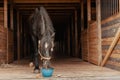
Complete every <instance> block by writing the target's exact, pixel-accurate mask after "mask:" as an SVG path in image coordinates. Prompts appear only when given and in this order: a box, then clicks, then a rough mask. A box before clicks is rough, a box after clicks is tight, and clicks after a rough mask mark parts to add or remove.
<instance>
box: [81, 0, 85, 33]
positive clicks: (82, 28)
mask: <svg viewBox="0 0 120 80" xmlns="http://www.w3.org/2000/svg"><path fill="white" fill-rule="evenodd" d="M83 30H84V0H81V31H83Z"/></svg>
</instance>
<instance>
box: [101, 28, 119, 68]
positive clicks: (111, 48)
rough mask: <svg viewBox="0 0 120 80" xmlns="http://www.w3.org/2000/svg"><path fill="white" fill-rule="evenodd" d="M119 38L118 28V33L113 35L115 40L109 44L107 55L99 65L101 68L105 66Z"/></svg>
mask: <svg viewBox="0 0 120 80" xmlns="http://www.w3.org/2000/svg"><path fill="white" fill-rule="evenodd" d="M119 37H120V28H119V29H118V31H117V33H116V35H115V38H114V40H113V42H112V43H111V45H110V48H109V49H108V51H107V54H106V56H105V58H104V59H103V61H102V63H101V66H104V65H105V63H106V61H107V60H108V58H109V56H110V55H111V52H112V50H113V48H114V47H115V45H116V43H117V41H118V40H119Z"/></svg>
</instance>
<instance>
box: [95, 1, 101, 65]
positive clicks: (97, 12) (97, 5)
mask: <svg viewBox="0 0 120 80" xmlns="http://www.w3.org/2000/svg"><path fill="white" fill-rule="evenodd" d="M100 7H101V6H100V0H96V20H97V28H98V29H97V30H98V65H100V63H101V61H102V47H101V46H102V44H101V8H100Z"/></svg>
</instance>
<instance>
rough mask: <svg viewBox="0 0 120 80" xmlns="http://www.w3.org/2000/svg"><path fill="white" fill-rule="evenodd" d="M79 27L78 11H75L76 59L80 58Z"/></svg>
mask: <svg viewBox="0 0 120 80" xmlns="http://www.w3.org/2000/svg"><path fill="white" fill-rule="evenodd" d="M77 29H78V25H77V10H75V33H74V34H75V57H78V31H77Z"/></svg>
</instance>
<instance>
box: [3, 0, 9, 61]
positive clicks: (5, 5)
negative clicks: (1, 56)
mask: <svg viewBox="0 0 120 80" xmlns="http://www.w3.org/2000/svg"><path fill="white" fill-rule="evenodd" d="M7 4H8V1H7V0H4V27H5V28H7V27H8V23H7V19H8V16H7V13H8V12H7V9H8V5H7ZM8 57H9V55H8V29H7V55H6V58H7V63H8Z"/></svg>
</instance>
